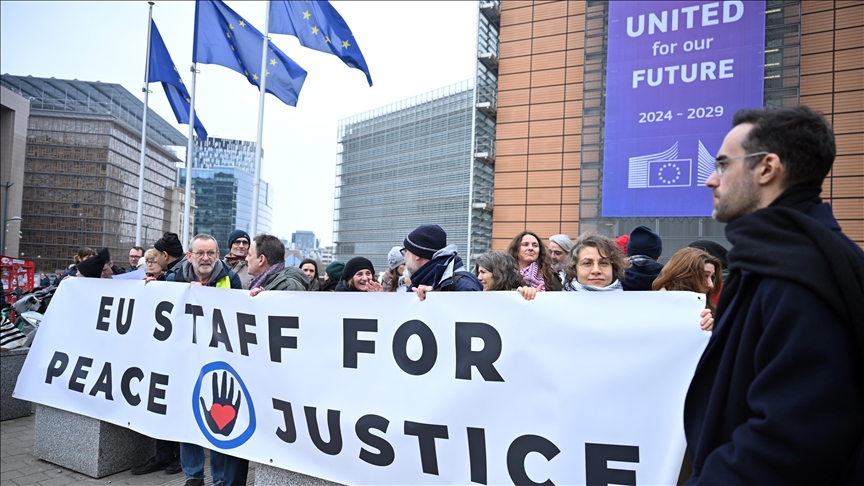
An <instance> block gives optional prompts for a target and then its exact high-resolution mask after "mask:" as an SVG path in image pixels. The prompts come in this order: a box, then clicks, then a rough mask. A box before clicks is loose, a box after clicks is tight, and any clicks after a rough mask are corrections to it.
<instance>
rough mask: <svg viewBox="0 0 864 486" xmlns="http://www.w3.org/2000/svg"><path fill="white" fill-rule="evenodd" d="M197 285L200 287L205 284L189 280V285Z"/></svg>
mask: <svg viewBox="0 0 864 486" xmlns="http://www.w3.org/2000/svg"><path fill="white" fill-rule="evenodd" d="M196 285H197V286H198V287H203V286H204V284H202V283H201V282H189V286H190V287H195V286H196Z"/></svg>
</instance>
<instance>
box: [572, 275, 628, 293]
mask: <svg viewBox="0 0 864 486" xmlns="http://www.w3.org/2000/svg"><path fill="white" fill-rule="evenodd" d="M586 290H587V291H590V292H608V291H610V290H624V288H623V287H621V281H620V280H616V281H614V282H612V283H611V284H609V285H607V286H605V287H594V286H591V285H582V284H581V283H579V282H578V281H576V279H575V278H574V279H572V280H570V281H568V282H564V292H579V291H586Z"/></svg>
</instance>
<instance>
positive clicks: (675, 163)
mask: <svg viewBox="0 0 864 486" xmlns="http://www.w3.org/2000/svg"><path fill="white" fill-rule="evenodd" d="M692 164H693V162H692V161H691V160H690V159H675V160H655V161H652V162H649V163H648V187H690V184H691V179H690V174H691V166H692Z"/></svg>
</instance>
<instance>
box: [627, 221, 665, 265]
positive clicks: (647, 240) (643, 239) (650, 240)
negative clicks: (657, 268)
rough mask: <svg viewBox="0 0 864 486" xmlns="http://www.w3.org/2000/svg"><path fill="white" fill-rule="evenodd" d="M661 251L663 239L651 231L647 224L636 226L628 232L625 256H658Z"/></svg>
mask: <svg viewBox="0 0 864 486" xmlns="http://www.w3.org/2000/svg"><path fill="white" fill-rule="evenodd" d="M661 253H663V240H661V239H660V236H659V235H658V234H657V233H655V232H653V231H651V228H649V227H647V226H637V227H635V228H633V231H631V232H630V241H628V242H627V256H634V255H645V256H647V257H651V258H660V254H661Z"/></svg>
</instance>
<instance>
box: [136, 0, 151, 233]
mask: <svg viewBox="0 0 864 486" xmlns="http://www.w3.org/2000/svg"><path fill="white" fill-rule="evenodd" d="M147 3H148V4H149V5H150V13H149V15H148V17H147V57H146V58H145V59H146V61H144V88H143V89H142V91H144V115H143V116H142V117H141V163H140V164H139V165H140V167H139V168H138V215H137V217H136V223H135V246H141V220H142V218H143V217H144V167H145V163H146V161H147V107H148V101H149V95H150V82H149V79H150V33H151V32H152V31H153V2H147Z"/></svg>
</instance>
